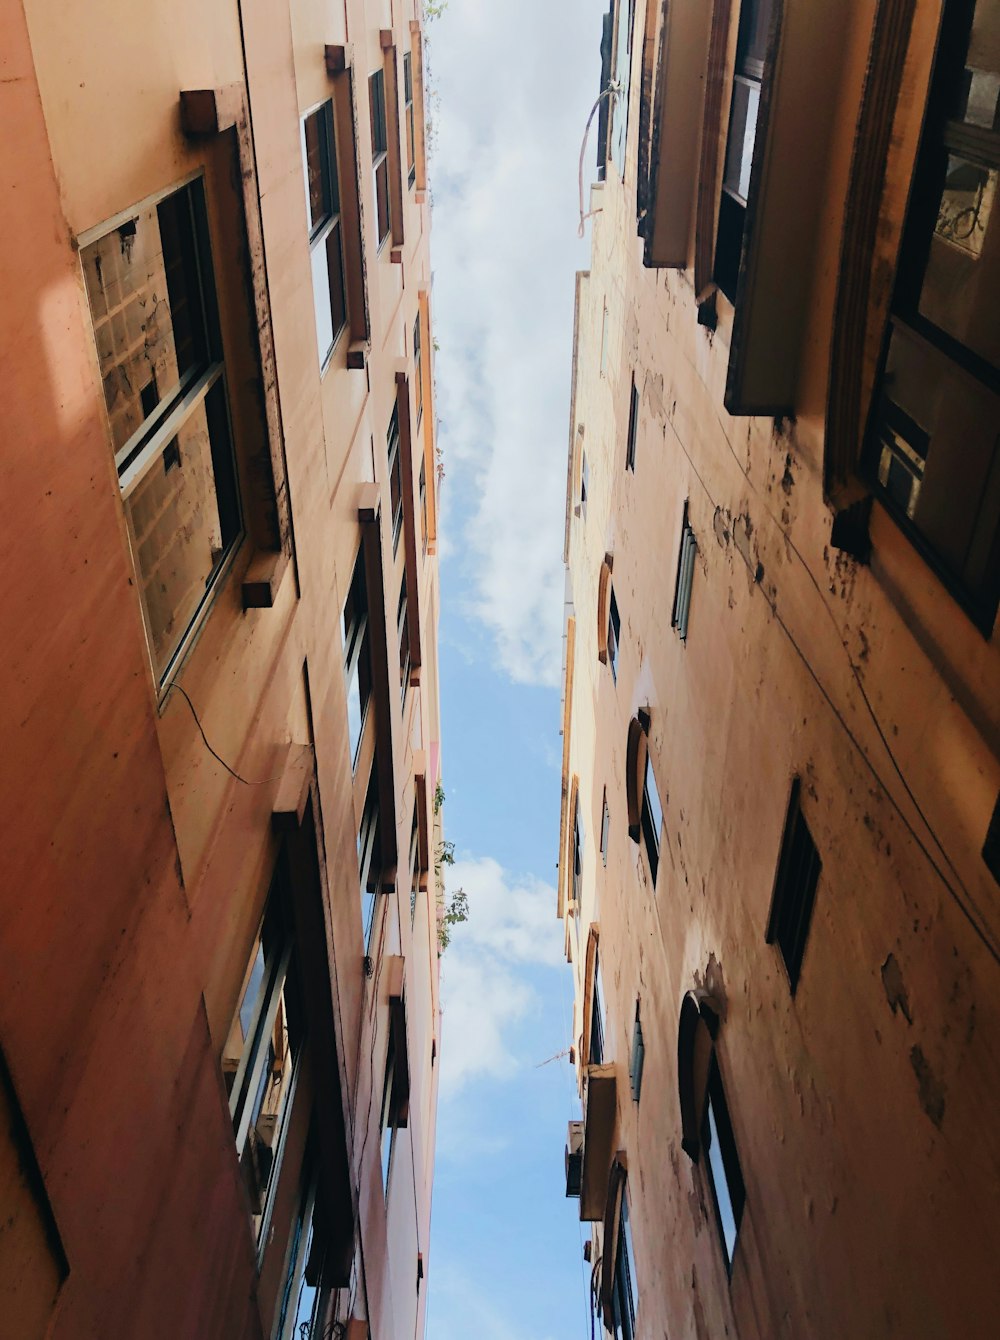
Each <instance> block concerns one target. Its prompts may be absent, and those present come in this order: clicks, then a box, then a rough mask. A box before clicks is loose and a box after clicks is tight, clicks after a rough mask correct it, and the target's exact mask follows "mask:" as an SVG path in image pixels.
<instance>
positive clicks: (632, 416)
mask: <svg viewBox="0 0 1000 1340" xmlns="http://www.w3.org/2000/svg"><path fill="white" fill-rule="evenodd" d="M638 434H639V388H638V387H637V386H636V384H635V376H634V375H633V377H632V394H631V396H630V398H629V407H628V440H627V443H626V446H625V468H626V470H631V471H633V473H634V472H635V444H636V438H637V437H638Z"/></svg>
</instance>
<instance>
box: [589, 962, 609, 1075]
mask: <svg viewBox="0 0 1000 1340" xmlns="http://www.w3.org/2000/svg"><path fill="white" fill-rule="evenodd" d="M606 1037H607V1016H606V1014H605V1010H604V987H603V985H602V984H601V959H600V954H599V953H595V956H594V984H593V987H592V988H591V1001H590V1052H589V1055H588V1058H587V1059H588V1060H589V1062H590V1064H591V1065H600V1064H601V1063H602V1062H603V1060H604V1044H605V1040H606Z"/></svg>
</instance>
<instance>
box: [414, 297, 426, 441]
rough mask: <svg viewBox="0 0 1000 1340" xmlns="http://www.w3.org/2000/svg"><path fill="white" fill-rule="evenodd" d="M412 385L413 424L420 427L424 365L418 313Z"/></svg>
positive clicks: (422, 406) (415, 320)
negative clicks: (413, 402)
mask: <svg viewBox="0 0 1000 1340" xmlns="http://www.w3.org/2000/svg"><path fill="white" fill-rule="evenodd" d="M413 384H414V397H413V398H414V401H415V404H414V409H413V422H414V423H415V424H416V426H417V427H418V428H419V427H420V420H421V418H422V417H423V413H424V363H423V347H422V345H421V342H420V312H419V311H418V312H417V315H416V317H415V318H414V321H413Z"/></svg>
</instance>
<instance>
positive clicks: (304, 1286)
mask: <svg viewBox="0 0 1000 1340" xmlns="http://www.w3.org/2000/svg"><path fill="white" fill-rule="evenodd" d="M306 1159H307V1164H306V1166H307V1168H309V1169H310V1170H311V1169H312V1168H313V1166H314V1165H313V1163H312V1155H311V1153H307V1155H306ZM318 1199H319V1177H318V1175H317V1174H316V1173H315V1172H313V1171H310V1172H309V1174H308V1176H307V1179H306V1182H305V1185H304V1187H303V1190H302V1195H301V1197H300V1200H299V1206H298V1210H297V1212H296V1216H295V1222H294V1223H293V1224H292V1233H291V1241H290V1243H289V1247H288V1267H287V1270H286V1271H285V1286H284V1289H283V1290H282V1294H281V1310H280V1312H279V1314H278V1329H277V1333H276V1334H277V1337H278V1340H320V1337H321V1336H322V1335H323V1334H324V1330H325V1327H326V1322H327V1313H328V1311H329V1306H330V1303H331V1301H332V1300H331V1297H330V1294H331V1290H330V1288H329V1287H328V1286H327V1285H326V1283H325V1281H324V1274H325V1268H326V1264H327V1261H326V1257H327V1247H326V1241H325V1239H324V1236H323V1228H322V1224H323V1215H322V1214H321V1212H320V1206H319V1205H318V1204H317V1201H318Z"/></svg>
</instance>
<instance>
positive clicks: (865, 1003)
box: [560, 5, 1000, 1340]
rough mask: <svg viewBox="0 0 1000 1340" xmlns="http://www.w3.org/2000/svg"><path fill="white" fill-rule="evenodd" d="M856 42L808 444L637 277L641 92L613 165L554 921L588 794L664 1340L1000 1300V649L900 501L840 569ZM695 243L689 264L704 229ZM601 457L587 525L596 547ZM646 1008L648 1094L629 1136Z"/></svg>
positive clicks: (584, 291) (668, 273)
mask: <svg viewBox="0 0 1000 1340" xmlns="http://www.w3.org/2000/svg"><path fill="white" fill-rule="evenodd" d="M933 9H934V6H921V5H918V7H917V10H918V13H917V19H916V21H915V24H914V29H913V37H912V40H911V44H910V49H909V53H908V57H907V61H908V64H907V67H906V78H905V80H904V93H903V96H902V98H901V102H900V108H899V113H898V116H897V123H896V124H897V129H896V133H895V134H894V138H893V160H892V164H891V168H892V171H891V174H890V180H889V188H888V189H887V191H886V194H885V198H884V200H883V203H882V211H883V222H882V223H881V224H880V232H879V245H880V247H881V248H883V253H881V254H883V255H884V254H887V253H888V251H889V249H890V247H891V244H892V240H893V238H895V239H896V241H897V242H898V235H899V220H900V218H901V216H902V211H903V209H904V208H905V200H906V190H907V185H908V177H907V184H904V183H903V182H902V175H903V174H902V172H901V169H900V166H899V155H900V154H905V153H906V152H907V150H908V152H909V162H910V168H909V169H908V171H909V170H912V160H913V154H914V152H915V148H916V134H917V132H918V130H919V111H920V107H921V106H922V102H921V100H922V98H923V96H924V93H925V90H926V79H927V68H928V63H929V59H930V52H931V49H932V43H933V40H934V32H935V27H936V14H932V13H930V12H929V11H931V10H933ZM734 13H735V10H734ZM870 17H871V16H870V15H869V16H867V19H866V20H865V21H868V22H870ZM857 18H858V22H862V20H863V19H865V16H864V15H860V14H859V15H858V16H857ZM653 20H654V21H655V16H653ZM643 21H644V16H643V15H641V14H640V15H639V16H638V17H637V27H636V37H635V39H634V42H633V51H636V50H638V49H641V37H642V24H643ZM734 26H735V25H734ZM595 40H596V35H595ZM845 45H846V50H845V54H844V66H843V69H842V71H841V76H840V78H841V93H842V96H843V97H845V98H848V99H850V98H853V99H854V101H853V103H849V105H848V107H846V108H839V110H838V112H837V115H836V121H835V130H834V133H833V137H832V142H831V145H832V147H831V150H830V159H829V163H828V166H827V177H828V188H829V192H830V193H829V195H828V197H827V209H826V213H825V215H824V222H823V231H822V235H821V241H820V250H819V259H818V263H817V268H816V271H815V273H814V274H813V276H812V281H811V282H812V292H813V308H812V321H811V324H810V327H809V334H808V341H807V343H806V345H805V346H804V347H803V349H802V351H801V360H802V362H801V368H800V374H799V386H800V391H799V398H798V400H797V401H796V404H795V406H794V409H795V411H796V413H794V414H792V415H790V416H785V417H783V418H780V419H772V418H763V417H757V418H740V417H734V416H731V415H729V414H728V413H727V412H726V411H725V409H724V408H723V399H724V393H725V388H726V379H727V371H728V365H729V360H730V340H731V337H732V330H733V309H732V307H731V306H730V304H729V303H728V302H727V300H726V299H725V298H724V297H722V295H721V294H719V295H717V305H718V325H717V328H716V329H715V330H714V331H713V330H711V329H709V328H708V327H706V326H704V325H699V324H698V321H697V304H696V302H695V294H694V291H693V288H692V267H691V264H690V263H689V265H688V268H687V269H682V270H666V269H662V270H653V269H644V268H643V265H642V245H641V241H639V240H638V239H637V237H636V208H635V207H636V157H635V155H636V141H637V134H638V115H637V108H638V92H639V78H640V72H639V68H638V66H639V62H638V61H637V60H633V82H632V94H633V102H632V110H631V113H630V129H629V154H628V156H627V160H626V169H625V180H624V183H623V182H622V180H621V178H620V177H619V176H618V174H617V173H616V171H615V169H614V167H613V165H612V164H611V163H610V160H609V166H608V172H607V181H606V183H605V184H604V185H603V186H601V187H599V188H596V189H595V190H594V192H593V197H592V207H593V208H597V209H599V210H600V211H601V212H600V213H598V214H597V215H596V217H595V220H594V225H593V229H594V231H593V246H592V261H591V268H590V271H589V273H588V274H586V275H583V276H581V277H580V279H579V282H578V309H577V327H578V334H577V341H576V346H575V350H574V353H575V358H576V368H577V372H576V379H575V392H574V401H573V408H572V414H571V425H570V429H571V431H570V442H571V446H570V452H571V460H570V468H569V473H568V477H569V479H570V497H569V499H568V504H567V506H568V537H567V562H568V568H569V573H570V579H571V585H572V610H571V617H572V619H573V620H574V626H575V631H574V651H573V656H572V658H571V661H570V664H569V678H568V680H567V685H566V692H567V695H568V697H569V709H568V716H567V734H568V747H567V752H566V755H565V757H564V778H563V806H564V819H565V823H564V836H563V840H562V842H563V845H562V849H561V856H560V910H561V911H565V910H566V909H567V907H568V906H569V898H570V894H571V875H570V870H571V862H572V859H573V850H572V844H573V837H572V809H571V797H572V794H573V783H574V781H577V784H578V788H579V795H580V803H581V813H582V817H583V826H584V830H585V833H586V837H585V841H584V852H583V874H582V882H581V890H582V892H581V898H580V903H579V906H578V907H577V908H576V909H571V910H570V911H569V912H568V913H567V915H566V951H567V957H568V959H569V960H570V962H571V965H572V971H573V975H574V984H575V990H576V1013H575V1024H574V1035H575V1041H576V1046H577V1053H576V1063H577V1079H578V1082H579V1085H580V1092H581V1099H582V1101H583V1103H584V1104H585V1103H586V1098H587V1081H586V1073H585V1066H584V1064H583V1063H584V1062H585V1061H586V1057H585V1056H583V1055H582V1054H581V1053H582V1047H581V1042H582V1040H583V1037H584V1029H585V1023H584V1012H585V1011H584V994H585V991H587V990H589V983H588V981H587V974H586V958H585V948H586V943H587V930H588V927H589V926H590V925H591V923H597V925H598V926H599V933H600V941H599V944H600V961H601V973H602V978H603V984H604V991H605V995H606V998H607V999H606V1003H607V1015H608V1033H609V1038H610V1041H609V1043H608V1044H607V1045H606V1059H610V1060H611V1062H612V1063H613V1065H614V1068H615V1073H616V1076H617V1112H616V1118H615V1126H614V1134H613V1144H612V1148H613V1149H620V1150H622V1151H623V1152H624V1153H625V1155H626V1157H627V1164H628V1195H629V1202H630V1206H631V1216H632V1230H633V1236H634V1242H635V1256H636V1269H637V1289H638V1300H639V1307H638V1316H637V1334H638V1335H639V1336H640V1337H643V1338H645V1337H647V1336H648V1337H653V1336H661V1335H670V1336H671V1337H672V1338H673V1340H676V1338H677V1337H690V1340H695V1338H696V1337H697V1340H704V1338H706V1337H708V1336H718V1335H723V1334H730V1335H740V1336H744V1337H750V1336H757V1337H760V1338H761V1340H770V1338H771V1337H775V1336H779V1335H780V1336H788V1337H801V1336H810V1337H813V1336H814V1337H826V1336H829V1337H834V1336H842V1335H847V1334H853V1335H872V1336H875V1335H878V1336H880V1337H881V1336H899V1337H903V1336H906V1337H913V1336H926V1337H932V1336H934V1337H937V1336H942V1335H953V1334H955V1335H957V1334H986V1333H987V1332H988V1331H989V1329H990V1325H991V1318H992V1316H993V1315H994V1313H995V1311H996V1307H997V1304H998V1302H1000V1291H998V1286H997V1280H996V1271H995V1269H994V1268H993V1256H994V1247H995V1243H996V1229H995V1226H994V1222H993V1220H994V1214H993V1208H992V1200H993V1195H992V1188H993V1187H994V1186H995V1185H996V1183H997V1177H998V1173H1000V1144H998V1141H997V1138H996V1132H995V1129H994V1126H995V1123H990V1122H989V1121H988V1120H985V1119H984V1114H985V1113H987V1112H989V1111H990V1110H991V1108H992V1106H993V1105H994V1102H995V1095H996V1091H997V1084H998V1082H1000V1072H998V1064H997V1055H996V1047H995V1043H994V1036H995V1032H996V1028H997V1025H998V1022H1000V1019H998V999H1000V996H998V985H1000V977H998V973H1000V965H998V959H997V953H996V946H997V944H998V939H1000V937H998V935H997V926H998V919H997V913H998V896H1000V895H998V889H997V885H996V883H995V881H994V879H993V877H992V876H991V874H990V872H989V870H988V869H987V867H986V865H985V863H984V861H983V860H982V856H981V850H982V846H983V842H984V839H985V836H986V831H987V828H988V826H989V822H990V816H991V813H992V810H993V807H994V805H995V803H996V800H997V794H998V789H1000V759H998V755H997V741H998V726H1000V716H998V708H1000V693H998V691H997V690H998V686H1000V651H998V645H997V633H996V631H994V632H993V633H992V635H990V636H986V637H984V636H983V634H982V633H981V632H980V631H979V630H978V629H977V628H976V627H975V626H974V625H973V624H972V623H971V621H970V620H969V619H968V618H967V616H966V615H965V614H964V612H963V611H962V610H961V608H960V607H959V606H958V605H957V603H956V602H955V601H954V600H953V599H952V597H951V596H950V595H949V594H948V592H947V591H946V589H945V588H944V586H943V585H942V584H941V583H940V582H939V580H938V579H937V578H936V577H935V576H934V575H933V573H932V572H931V570H930V569H929V568H928V567H926V565H925V564H924V562H923V560H922V559H921V558H920V557H919V555H918V554H917V552H916V551H915V550H914V549H913V547H912V546H911V545H910V543H909V542H908V541H907V539H906V538H905V537H904V536H903V535H902V534H901V533H900V532H899V530H898V529H897V528H896V526H895V525H894V523H893V522H892V521H891V520H890V519H889V517H888V516H887V515H886V514H885V513H883V512H882V511H881V509H880V506H879V504H877V503H876V505H875V510H874V514H873V518H872V525H871V538H872V546H873V552H872V558H871V562H870V565H867V566H865V565H862V564H861V563H859V562H857V561H856V560H854V559H852V558H849V557H848V556H847V555H846V554H844V553H841V552H840V551H838V550H836V549H834V548H833V546H832V544H831V540H830V534H831V522H832V517H833V510H832V506H831V503H830V501H829V500H828V499H827V497H826V496H825V492H824V475H823V453H824V435H823V434H824V417H825V396H826V387H827V384H828V378H829V365H830V348H831V338H832V321H833V311H834V295H835V291H836V283H837V277H838V262H839V245H840V230H841V227H842V222H843V200H844V193H845V191H846V183H847V180H848V175H849V168H850V163H851V154H852V148H853V134H854V126H855V120H856V112H855V113H851V114H849V111H850V107H851V106H853V108H854V109H856V107H857V105H858V101H859V93H860V88H861V84H862V81H863V79H864V74H865V59H866V55H867V49H868V35H867V33H866V32H863V33H861V34H857V33H852V35H851V37H850V40H849V41H847V40H846V39H845ZM908 100H909V101H908ZM725 106H726V107H728V101H726V102H725ZM691 243H692V256H693V245H694V236H693V230H692V237H691ZM880 263H881V264H882V265H883V267H884V265H885V264H886V263H887V262H886V261H885V259H882V260H881V261H880ZM885 301H886V290H885V283H884V281H883V285H882V288H881V289H876V290H875V292H874V293H873V304H874V305H875V308H874V310H876V311H877V304H878V303H881V304H882V307H881V311H882V320H883V321H884V306H885ZM605 310H606V311H607V318H606V319H607V322H608V347H609V355H608V359H607V372H606V375H601V372H600V358H601V342H602V326H603V324H604V321H605ZM872 319H873V321H874V320H875V319H876V318H875V316H873V318H872ZM633 375H634V376H635V380H636V385H637V386H638V388H639V391H640V410H639V428H638V441H637V451H636V466H635V472H634V473H632V472H630V471H628V470H626V468H625V451H626V437H627V430H628V422H629V397H630V387H631V379H632V376H633ZM866 375H868V376H869V377H870V376H871V371H870V369H869V370H868V372H867V374H866ZM869 392H870V387H869ZM581 448H582V449H583V450H585V451H586V453H587V459H588V464H589V481H590V482H589V491H588V501H587V508H586V513H585V516H577V515H575V514H574V506H575V503H576V501H577V497H576V495H575V492H574V490H575V488H576V485H575V484H574V480H578V478H579V470H578V467H575V464H574V461H575V454H578V453H579V451H580V450H581ZM685 502H687V504H688V507H689V519H690V523H691V526H692V527H693V530H694V533H695V536H696V539H697V544H698V552H697V558H696V564H695V572H694V579H693V589H692V596H691V613H690V626H689V632H688V636H687V641H686V643H682V642H681V641H680V639H679V637H678V635H677V633H676V631H675V630H674V629H673V628H672V627H671V612H672V605H673V598H674V584H675V579H676V571H677V559H678V550H679V544H680V534H681V522H682V515H683V510H684V505H685ZM607 553H610V554H612V555H613V586H614V591H615V595H616V599H617V604H618V609H619V611H620V615H621V652H620V659H619V666H618V676H617V683H615V682H614V681H613V679H612V675H611V672H610V669H609V668H608V667H607V666H606V665H603V664H601V662H600V661H599V659H598V621H599V615H598V581H599V573H600V569H601V564H602V561H603V559H604V556H605V554H607ZM605 617H606V616H605ZM640 708H646V709H648V711H649V714H650V721H651V727H650V739H649V750H650V760H651V765H652V767H653V769H654V773H655V777H656V782H657V787H658V791H659V796H660V799H661V802H662V805H663V812H664V828H663V832H662V835H661V851H660V866H659V874H658V878H657V881H656V887H655V890H654V888H653V887H652V885H651V880H650V874H649V866H648V863H647V858H646V854H645V851H644V848H643V845H642V843H641V842H640V843H638V844H637V843H635V842H633V841H632V840H631V839H630V837H629V834H628V831H627V828H628V825H627V817H626V779H625V773H626V739H627V729H628V723H629V720H630V719H631V718H632V717H633V716H634V715H635V714H636V712H637V711H638V709H640ZM794 777H799V778H800V779H801V785H802V802H801V803H802V812H803V814H804V816H805V819H806V821H807V823H808V826H809V829H810V831H811V834H812V837H813V839H814V841H815V843H816V846H817V848H818V851H819V854H820V858H821V860H822V872H821V874H820V878H819V884H818V889H817V893H816V901H815V908H814V911H813V915H812V921H811V927H810V930H809V935H808V939H807V941H806V948H805V956H804V961H803V966H802V975H801V978H800V980H799V983H798V987H797V991H796V992H795V994H794V996H792V994H791V993H790V990H789V984H788V978H787V975H786V973H785V970H784V966H783V964H782V961H781V957H780V954H779V952H778V950H777V948H776V947H774V946H772V945H769V944H767V943H765V933H766V930H767V925H768V918H769V912H770V907H771V899H772V892H773V888H774V880H775V870H776V865H777V859H778V854H779V849H780V845H781V839H782V830H783V825H784V821H785V813H786V808H787V805H788V797H789V790H790V786H791V782H792V779H793V778H794ZM605 788H606V790H607V799H608V806H609V811H610V839H609V849H608V855H607V863H606V867H605V865H604V863H603V862H602V859H601V854H600V852H599V850H598V840H599V836H600V832H601V818H602V794H603V792H604V789H605ZM698 988H707V989H708V990H709V991H710V993H711V995H712V996H713V997H714V998H715V999H716V1001H717V1002H719V1004H720V1005H721V1011H722V1022H721V1026H720V1030H719V1036H718V1041H717V1044H716V1055H717V1057H718V1060H719V1066H720V1070H721V1073H722V1078H723V1083H724V1086H725V1091H726V1097H727V1101H728V1106H729V1111H730V1115H731V1118H732V1121H733V1127H734V1134H735V1140H736V1145H737V1149H738V1153H739V1158H740V1162H741V1167H742V1173H743V1177H744V1180H745V1183H746V1195H747V1200H746V1209H745V1212H744V1217H743V1222H742V1226H741V1229H740V1234H739V1238H738V1242H737V1246H736V1252H735V1258H734V1262H733V1269H732V1276H731V1278H729V1277H728V1276H727V1272H726V1268H725V1264H724V1260H723V1255H722V1251H721V1247H720V1243H719V1236H718V1232H717V1229H716V1224H715V1221H714V1215H713V1209H712V1204H711V1192H710V1190H709V1186H708V1182H707V1180H706V1176H705V1172H704V1167H703V1166H696V1165H694V1164H693V1163H692V1162H691V1161H690V1160H689V1159H688V1157H687V1155H686V1154H684V1153H683V1152H682V1150H681V1144H680V1142H681V1119H680V1105H679V1095H678V1060H677V1044H678V1021H679V1015H680V1007H681V1001H682V999H683V997H684V994H685V993H686V992H687V991H690V990H695V989H698ZM637 1002H638V1005H639V1009H640V1014H641V1020H642V1032H643V1039H644V1044H645V1068H644V1073H643V1084H642V1092H641V1098H640V1101H639V1102H638V1103H635V1102H633V1100H632V1098H631V1096H630V1093H629V1061H630V1050H631V1045H632V1027H633V1020H634V1017H635V1010H636V1004H637ZM593 1236H594V1246H593V1257H594V1259H596V1258H597V1257H598V1256H602V1254H603V1258H604V1261H605V1262H606V1261H607V1260H608V1259H609V1255H610V1253H611V1252H612V1251H613V1245H612V1244H608V1243H606V1242H604V1241H603V1234H602V1231H601V1228H600V1226H599V1225H595V1227H594V1230H593Z"/></svg>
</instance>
